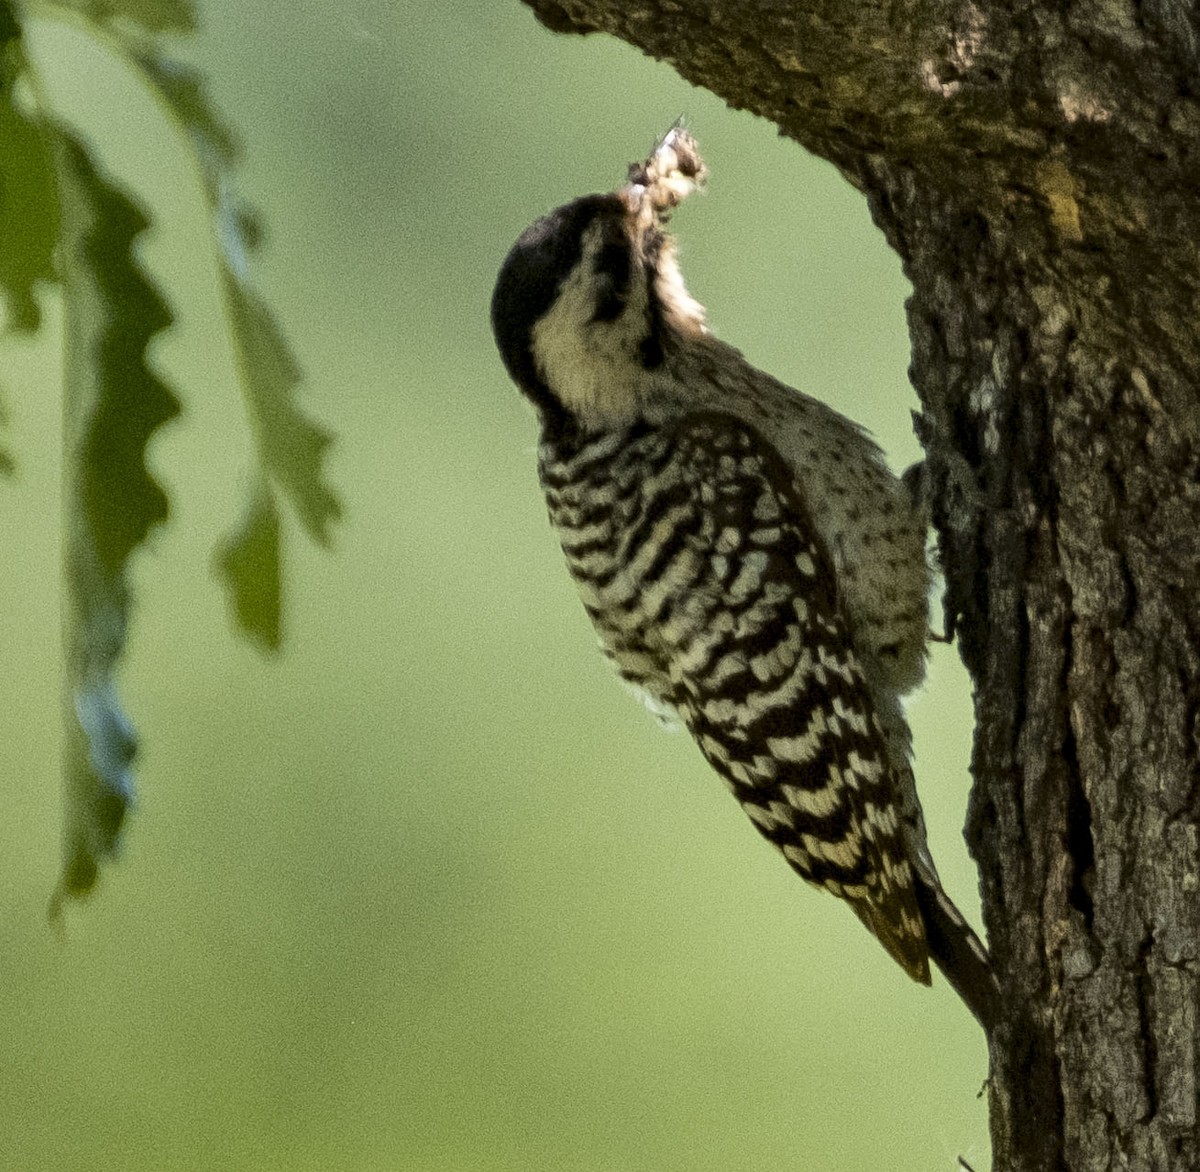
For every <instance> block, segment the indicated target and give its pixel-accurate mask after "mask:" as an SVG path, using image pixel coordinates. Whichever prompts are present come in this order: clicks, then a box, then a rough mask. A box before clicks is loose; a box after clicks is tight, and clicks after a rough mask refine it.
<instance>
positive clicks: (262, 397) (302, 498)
mask: <svg viewBox="0 0 1200 1172" xmlns="http://www.w3.org/2000/svg"><path fill="white" fill-rule="evenodd" d="M222 278H223V280H222V285H223V286H224V290H225V299H226V303H227V305H228V308H229V317H230V322H231V324H232V330H233V343H234V350H235V353H236V355H237V361H238V367H239V369H240V373H241V377H242V388H243V390H244V391H245V392H246V398H247V403H248V405H249V408H250V418H251V421H252V423H253V425H254V434H255V438H256V439H257V441H258V452H259V456H260V458H261V459H262V462H263V465H264V467H265V469H266V471H267V473H268V475H269V476H270V478H271V480H272V481H273V482H275V483H276V484H278V485H279V487H280V489H281V490H282V491H283V492H284V494H285V495H286V496H287V498H288V500H289V501H291V504H292V508H294V509H295V510H296V515H297V516H298V517H299V518H300V522H301V524H302V525H303V526H304V528H305V529H306V530H308V533H309V535H310V536H311V537H313V538H314V539H315V540H316V541H319V542H320V543H321V544H322V545H327V544H328V542H329V526H330V524H331V523H332V522H333V521H335V520H336V519H337V518H338V517H340V516H341V512H342V509H341V505H340V504H339V503H338V499H337V497H336V496H334V494H333V492H332V491H331V490H330V489H329V487H328V486H327V485H326V484H325V482H324V480H323V478H322V475H321V464H322V461H323V459H324V455H325V450H326V449H327V448H328V447H329V444H330V442H331V439H332V437H331V436H330V435H329V433H328V432H327V431H325V430H323V429H322V428H320V427H318V426H317V425H316V424H315V423H313V422H312V421H311V420H310V419H308V418H306V417H305V416H304V415H303V414H301V412H300V411H299V410H298V409H297V407H296V405H295V403H294V402H293V401H292V391H293V390H294V388H295V386H296V384H297V383H298V382H299V381H300V372H299V370H298V368H297V366H296V360H295V359H294V358H293V357H292V352H291V350H290V349H289V348H288V345H287V343H286V342H285V341H284V338H283V335H282V334H281V333H280V332H279V327H278V326H276V324H275V320H274V318H273V317H272V316H271V312H270V310H268V309H267V307H266V305H264V304H263V302H262V301H261V300H260V299H259V298H258V297H256V296H255V295H254V293H252V292H251V291H250V290H249V289H247V288H246V286H245V285H243V284H242V282H241V281H239V280H238V278H237V277H236V276H235V275H234V274H233V272H232V271H231V270H230V268H229V267H228V266H227V265H226V266H225V267H224V271H223V273H222Z"/></svg>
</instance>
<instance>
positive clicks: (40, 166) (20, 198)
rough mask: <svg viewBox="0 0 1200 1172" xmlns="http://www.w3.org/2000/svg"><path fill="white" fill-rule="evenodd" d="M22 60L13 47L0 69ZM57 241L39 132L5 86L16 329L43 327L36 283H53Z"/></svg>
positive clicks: (2, 153)
mask: <svg viewBox="0 0 1200 1172" xmlns="http://www.w3.org/2000/svg"><path fill="white" fill-rule="evenodd" d="M19 59H20V55H19V51H18V46H17V44H16V43H15V42H11V41H10V42H9V43H8V45H7V46H5V48H4V50H3V52H2V54H0V69H3V71H4V72H3V76H4V79H5V81H10V80H11V78H10V74H9V67H10V65H11V64H13V63H15V62H18V61H19ZM57 240H58V193H57V192H56V191H55V189H54V176H53V174H52V173H51V170H50V162H49V159H48V158H47V156H46V147H45V143H44V142H43V140H42V135H41V133H40V131H39V128H38V127H37V126H36V125H35V124H34V123H33V122H32V121H30V119H28V118H26V117H25V115H23V114H22V113H20V111H18V110H17V108H16V107H15V106H14V105H13V103H12V92H11V88H10V87H9V86H8V85H4V86H0V293H3V295H4V300H5V305H6V309H7V323H6V324H7V326H8V328H9V329H11V330H16V331H20V332H25V333H27V332H31V331H33V330H36V329H37V328H38V325H39V324H40V323H41V313H40V311H39V309H38V304H37V301H36V300H35V299H34V295H33V291H34V284H35V282H37V281H52V280H54V279H55V275H56V274H55V272H54V246H55V243H56V242H57Z"/></svg>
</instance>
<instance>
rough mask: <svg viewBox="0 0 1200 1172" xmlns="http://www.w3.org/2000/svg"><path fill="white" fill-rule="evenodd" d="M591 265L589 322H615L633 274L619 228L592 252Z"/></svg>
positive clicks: (621, 310)
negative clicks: (592, 300)
mask: <svg viewBox="0 0 1200 1172" xmlns="http://www.w3.org/2000/svg"><path fill="white" fill-rule="evenodd" d="M594 266H595V267H594V270H593V271H594V274H595V299H596V308H595V311H594V312H593V313H592V321H594V322H604V321H615V320H616V319H617V318H618V317H620V316H621V313H622V312H623V311H624V309H625V304H626V302H627V301H628V300H629V287H630V282H631V280H632V276H633V273H632V268H633V266H632V261H631V259H630V256H629V243H628V241H627V240H626V239H625V233H624V232H623V231H621V230H620V229H619V228H618V229H617V230H616V231H615V232H612V233H609V234H608V235H607V237H606V239H605V240H604V241H603V243H602V244H601V245H600V247H599V249H598V250H597V251H596V258H595V261H594Z"/></svg>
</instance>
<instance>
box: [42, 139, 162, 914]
mask: <svg viewBox="0 0 1200 1172" xmlns="http://www.w3.org/2000/svg"><path fill="white" fill-rule="evenodd" d="M47 129H48V131H49V132H50V133H51V134H52V135H53V140H54V151H53V157H54V164H55V172H56V175H57V179H58V191H59V193H60V198H61V201H62V247H61V252H60V254H59V258H60V261H59V264H60V277H61V280H62V283H63V292H64V307H65V313H64V334H65V347H66V362H65V375H64V420H65V424H64V426H65V434H64V445H65V450H64V474H65V485H64V502H63V507H64V514H65V515H64V525H63V527H64V533H65V537H66V562H67V565H66V570H67V606H66V608H65V611H64V622H65V626H66V631H65V642H66V647H67V685H68V693H69V697H70V701H69V705H68V712H67V714H66V717H67V726H68V735H67V762H66V789H67V792H66V828H65V833H66V842H65V862H64V869H63V875H62V880H61V883H60V887H59V896H58V897H57V898H59V899H61V898H62V897H64V896H78V895H83V894H85V893H86V892H87V891H89V890H90V889H91V887H92V886H93V884H94V883H95V881H96V877H97V874H98V872H99V868H100V866H101V864H102V863H103V862H104V861H105V860H107V859H108V858H110V857H111V856H112V855H113V854H114V853H115V852H116V850H117V847H118V845H119V840H120V832H121V827H122V824H123V822H124V818H125V814H126V811H127V810H128V808H129V805H130V803H131V802H132V800H133V773H132V762H133V758H134V754H135V752H136V738H135V736H134V733H133V729H132V726H131V725H130V722H129V719H128V717H127V716H126V715H125V712H124V710H123V708H122V706H121V703H120V700H119V697H118V695H117V691H116V686H115V682H114V673H115V669H116V664H117V660H118V658H119V657H120V655H121V652H122V651H123V649H124V646H125V633H126V625H127V622H128V613H129V585H128V581H127V576H126V574H127V569H128V563H129V559H130V556H131V555H132V553H133V552H134V550H135V549H136V548H137V547H138V546H139V545H140V544H141V543H142V542H143V541H144V540H145V537H146V534H147V533H148V532H149V530H150V529H151V528H152V527H153V526H154V525H156V524H158V523H159V522H162V521H164V520H166V517H167V498H166V494H165V493H164V492H163V490H162V488H161V487H160V486H159V485H158V484H157V482H156V481H155V480H154V479H153V477H152V476H151V475H150V473H149V472H148V471H147V469H146V445H147V444H148V443H149V441H150V439H151V437H152V436H153V435H154V434H155V432H157V430H158V429H159V428H160V427H161V426H162V425H163V424H164V423H166V422H167V421H168V420H169V419H171V418H172V417H174V416H175V415H176V414H177V413H178V411H179V403H178V401H177V399H176V398H175V396H174V394H172V392H171V390H170V389H169V388H168V387H167V386H166V385H165V384H164V383H163V382H162V380H161V379H159V378H158V376H157V375H155V374H154V373H153V372H152V371H151V370H150V369H149V367H148V366H147V363H146V350H147V347H148V346H149V344H150V341H151V339H152V338H153V337H154V336H155V335H156V334H157V333H159V332H160V331H161V330H163V329H164V328H165V327H166V326H167V325H169V324H170V322H171V314H170V311H169V310H168V308H167V305H166V303H165V302H164V301H163V299H162V297H161V296H160V295H159V293H158V291H157V290H156V289H155V288H154V286H153V285H152V284H151V283H150V281H149V280H148V279H147V277H146V276H145V274H144V273H143V272H142V270H141V268H140V267H139V265H138V264H137V262H136V260H135V258H134V244H135V241H136V239H137V237H138V236H139V235H140V234H141V233H142V232H143V231H144V230H145V228H146V227H147V223H148V222H147V220H146V217H145V216H144V215H143V214H142V212H141V210H140V209H139V208H138V207H137V205H136V204H134V203H133V201H132V200H131V199H130V198H129V196H127V195H126V194H125V193H124V192H122V191H120V190H119V189H118V188H116V187H114V186H113V185H112V184H111V183H110V182H109V181H108V180H106V179H105V178H104V177H103V176H102V175H101V174H100V173H99V171H98V170H97V168H96V165H95V163H94V162H93V160H92V158H91V156H90V154H89V153H88V151H87V149H86V148H85V147H84V146H83V144H82V143H81V142H80V141H79V140H78V139H76V138H75V137H74V136H73V134H72V133H71V132H70V131H68V130H66V129H65V128H63V127H60V126H56V125H52V124H47Z"/></svg>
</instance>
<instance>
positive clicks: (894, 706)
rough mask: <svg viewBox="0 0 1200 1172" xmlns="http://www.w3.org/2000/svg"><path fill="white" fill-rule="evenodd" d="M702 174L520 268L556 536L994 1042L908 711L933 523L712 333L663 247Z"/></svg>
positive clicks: (660, 157)
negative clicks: (670, 219) (947, 883)
mask: <svg viewBox="0 0 1200 1172" xmlns="http://www.w3.org/2000/svg"><path fill="white" fill-rule="evenodd" d="M702 175H703V165H702V163H701V162H700V160H699V155H698V154H697V153H696V150H695V144H694V142H693V141H692V140H691V138H690V136H688V135H686V133H684V132H682V131H678V130H675V131H672V132H671V134H670V135H668V136H667V138H666V139H665V140H664V141H663V143H661V144H660V145H659V147H658V149H657V150H656V152H655V153H654V154H653V155H652V156H651V158H650V159H649V160H647V162H646V163H645V164H643V165H642V166H641V167H638V168H634V169H632V170H631V182H630V183H629V184H628V185H627V186H626V187H624V188H622V189H620V190H619V191H616V192H614V193H611V194H609V195H598V196H586V197H584V198H582V199H579V200H576V201H574V202H573V203H571V204H567V205H565V206H564V207H562V208H559V209H557V210H556V211H554V212H551V213H550V215H548V216H546V217H543V219H541V220H539V221H538V222H537V223H535V224H534V225H533V226H532V227H531V228H530V229H528V231H527V232H526V233H525V234H524V235H523V236H522V237H521V239H520V240H518V242H517V244H516V245H515V246H514V248H513V250H512V252H511V253H510V254H509V257H508V259H507V260H506V261H505V264H504V267H503V269H502V270H501V273H500V276H499V279H498V281H497V285H496V292H495V296H494V299H493V307H492V314H493V324H494V328H495V332H496V338H497V342H498V345H499V348H500V352H501V355H502V356H503V358H504V360H505V363H506V365H507V367H508V369H509V372H510V374H512V376H513V378H514V380H515V381H516V383H517V384H518V386H519V387H520V388H521V389H522V390H523V391H524V392H525V393H526V394H527V395H528V396H529V398H530V399H531V400H532V401H533V402H534V404H535V405H536V406H537V408H538V411H539V414H540V416H541V421H542V443H541V446H540V450H539V471H540V475H541V481H542V485H543V488H544V489H545V493H546V499H547V502H548V505H549V510H550V518H551V521H552V522H553V524H554V526H555V528H556V530H557V531H558V535H559V538H560V540H561V543H562V546H563V550H564V552H565V554H566V557H567V564H568V568H569V569H570V571H571V574H572V577H573V578H574V580H575V582H576V585H577V587H578V589H579V592H580V595H581V597H582V599H583V603H584V606H585V607H586V609H587V611H588V614H589V615H590V616H591V618H592V621H593V623H594V624H595V626H596V630H597V632H598V634H599V636H600V643H601V647H602V649H603V650H604V652H605V654H606V655H607V656H608V657H609V658H610V659H611V660H612V661H613V663H614V664H615V666H616V668H617V670H618V671H619V672H620V674H621V676H622V677H623V678H624V679H626V680H627V681H628V682H629V683H631V684H633V685H635V686H636V687H638V688H640V689H642V690H643V691H644V692H645V693H646V694H647V695H648V696H649V697H650V699H651V700H652V702H653V703H654V704H655V705H656V706H657V707H659V708H660V709H661V708H665V709H669V710H671V711H673V712H675V713H676V714H677V715H678V716H679V718H680V719H681V720H682V721H683V723H684V724H685V725H686V726H687V728H688V730H689V731H690V732H691V734H692V736H693V737H694V738H695V740H696V742H697V744H698V745H699V747H700V749H701V751H702V752H703V754H704V756H705V757H706V758H707V760H708V761H709V762H710V764H711V765H712V766H713V768H714V769H715V770H716V771H717V773H718V774H719V775H720V776H721V777H722V779H723V780H724V781H725V782H726V784H727V785H728V786H729V788H730V789H731V790H732V791H733V793H734V795H735V796H736V797H737V798H738V800H739V802H740V803H741V804H742V807H743V809H744V810H745V811H746V812H747V814H748V815H749V816H750V818H751V820H752V821H753V823H754V825H755V826H756V827H757V828H758V830H759V831H760V832H761V833H762V834H763V836H764V837H766V838H767V839H768V840H769V841H770V842H771V843H773V844H774V845H775V846H776V847H777V848H778V849H779V850H780V851H781V852H782V853H783V855H784V857H785V858H786V859H787V861H788V862H789V863H790V864H791V865H792V867H794V868H795V870H796V871H797V872H799V874H801V875H802V876H803V877H804V878H805V879H807V880H809V881H810V882H812V883H814V884H816V885H818V886H821V887H824V888H825V889H826V890H829V891H831V892H832V893H833V894H835V895H837V896H839V897H840V898H842V899H845V900H846V901H847V902H848V903H849V904H850V906H851V907H852V908H853V909H854V911H855V913H856V914H857V915H858V917H859V919H860V920H862V922H863V923H864V924H865V925H866V926H867V927H868V928H869V929H870V930H871V931H872V932H873V933H874V934H875V935H876V937H878V939H879V940H880V942H881V943H882V944H883V946H884V947H885V948H886V949H887V950H888V952H889V953H890V954H891V955H892V956H893V957H894V958H895V959H896V960H897V962H898V963H899V964H900V965H901V966H902V967H903V968H904V969H905V971H906V972H908V973H909V975H910V976H912V977H913V978H914V979H915V980H918V981H922V982H925V983H928V981H929V964H928V958H929V956H930V955H931V954H932V956H933V958H934V960H935V961H936V962H937V963H938V964H939V966H940V967H941V968H942V969H943V970H944V971H945V972H946V974H947V977H948V978H949V979H950V981H951V983H952V984H953V985H954V986H955V988H956V989H957V990H958V991H959V992H960V994H961V995H962V996H963V997H964V999H965V1000H966V1001H967V1003H968V1005H969V1006H970V1007H971V1009H972V1010H973V1012H975V1014H976V1016H977V1017H978V1018H979V1019H980V1020H981V1022H983V1023H984V1024H985V1026H988V1025H990V1022H991V1020H992V1018H993V1016H994V1012H995V984H994V981H993V979H992V976H991V973H990V970H989V967H988V962H987V955H986V952H985V950H984V949H983V946H982V945H981V944H980V943H979V941H978V939H977V938H976V937H975V935H974V933H973V932H972V931H971V929H970V928H969V927H968V926H967V924H966V922H965V921H964V920H963V917H962V916H961V914H960V913H959V911H958V909H957V908H956V907H955V906H954V904H953V903H952V902H951V901H950V899H949V898H948V897H947V896H946V894H945V892H944V891H943V890H942V888H941V886H940V884H939V882H938V879H937V874H936V871H935V869H934V866H933V861H932V858H931V857H930V855H929V851H928V847H927V845H926V841H925V828H924V823H923V819H922V816H921V808H920V803H919V801H918V799H917V794H916V787H915V784H914V781H913V775H912V769H911V765H910V734H909V730H908V726H907V724H906V722H905V720H904V716H903V711H902V709H901V705H900V697H901V696H902V695H903V694H904V693H905V692H907V691H908V690H910V689H911V688H912V687H913V686H915V685H916V683H918V682H919V680H920V679H921V677H922V676H923V674H924V659H925V641H926V636H927V594H928V589H929V570H928V566H927V564H926V560H925V521H924V518H923V516H922V515H921V514H920V511H919V510H918V508H917V507H916V506H915V504H914V502H913V501H912V499H911V497H910V495H909V494H908V493H907V491H906V490H905V488H904V487H903V485H902V484H901V483H900V482H899V481H898V480H897V479H896V477H894V476H893V475H892V474H891V473H890V472H889V471H888V469H887V467H886V465H885V464H884V462H883V460H882V457H881V455H880V453H879V451H878V449H877V448H876V446H875V445H874V444H873V443H872V442H871V440H870V439H869V438H868V437H867V436H866V435H865V433H864V432H863V431H862V430H861V429H860V428H859V427H858V426H857V425H856V424H854V423H852V422H851V421H850V420H848V419H846V418H845V417H843V416H841V415H839V414H837V413H836V412H834V411H832V410H831V409H830V408H829V407H827V406H826V405H825V404H823V403H821V402H819V401H818V400H816V399H812V398H810V397H808V396H805V395H802V394H800V393H799V392H797V391H794V390H792V389H791V388H789V387H786V386H784V385H783V384H781V383H779V382H777V381H776V380H774V379H772V378H771V377H770V376H769V375H766V374H764V373H763V372H761V371H759V370H756V369H755V368H754V367H752V366H750V365H749V364H748V363H747V362H746V361H745V359H744V358H742V356H741V355H740V354H739V353H738V352H737V351H736V350H734V349H732V348H731V347H729V346H727V345H725V344H724V343H721V342H719V341H718V340H717V339H715V338H714V337H713V336H712V335H711V334H710V333H709V332H708V330H707V328H706V327H705V324H704V313H703V309H702V307H701V306H700V305H699V304H698V303H697V302H695V301H694V300H693V299H692V298H691V297H690V295H689V294H688V293H687V291H686V288H685V286H684V284H683V280H682V277H681V275H680V273H679V269H678V266H677V264H676V262H675V258H674V250H673V245H672V242H671V240H670V237H668V236H667V235H666V234H665V232H664V230H663V219H664V215H665V213H666V211H667V210H669V209H670V208H672V207H674V206H675V205H676V204H677V203H678V202H679V200H680V199H682V198H683V196H684V195H686V194H687V192H688V190H690V189H691V187H694V186H695V184H696V183H697V182H698V181H699V180H700V179H701V178H702Z"/></svg>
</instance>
